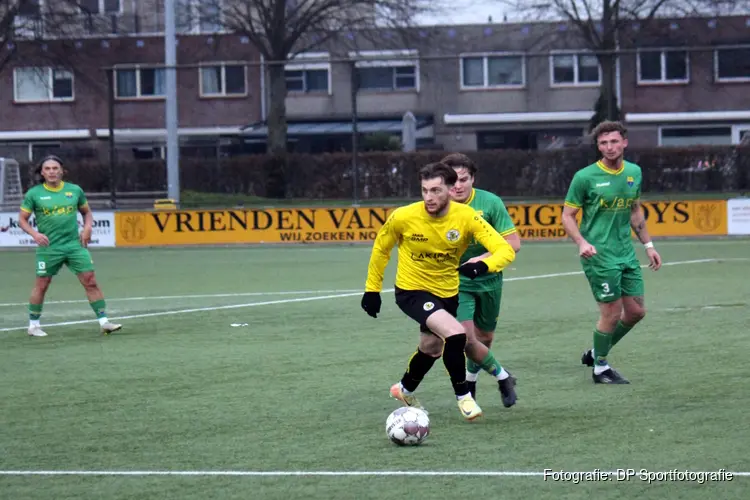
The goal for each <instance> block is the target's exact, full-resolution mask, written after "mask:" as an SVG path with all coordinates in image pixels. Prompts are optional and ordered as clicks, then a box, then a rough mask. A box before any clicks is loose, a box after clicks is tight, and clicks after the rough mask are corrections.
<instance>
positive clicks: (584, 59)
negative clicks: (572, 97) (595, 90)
mask: <svg viewBox="0 0 750 500" xmlns="http://www.w3.org/2000/svg"><path fill="white" fill-rule="evenodd" d="M550 64H551V66H552V71H551V73H552V85H553V86H555V85H599V83H600V82H601V68H600V67H599V61H597V59H596V56H593V55H589V54H555V55H553V56H552V57H551V59H550Z"/></svg>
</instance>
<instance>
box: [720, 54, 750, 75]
mask: <svg viewBox="0 0 750 500" xmlns="http://www.w3.org/2000/svg"><path fill="white" fill-rule="evenodd" d="M714 67H715V72H716V81H720V82H721V81H748V80H750V47H739V48H731V49H719V50H717V51H716V52H715V53H714Z"/></svg>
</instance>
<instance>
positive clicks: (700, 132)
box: [659, 127, 732, 146]
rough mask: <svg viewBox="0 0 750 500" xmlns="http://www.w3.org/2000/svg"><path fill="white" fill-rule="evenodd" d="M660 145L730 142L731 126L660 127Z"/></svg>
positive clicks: (725, 144) (719, 143)
mask: <svg viewBox="0 0 750 500" xmlns="http://www.w3.org/2000/svg"><path fill="white" fill-rule="evenodd" d="M659 139H660V141H659V145H660V146H695V145H714V146H728V145H730V144H732V128H731V127H674V128H668V127H662V128H661V129H660V138H659Z"/></svg>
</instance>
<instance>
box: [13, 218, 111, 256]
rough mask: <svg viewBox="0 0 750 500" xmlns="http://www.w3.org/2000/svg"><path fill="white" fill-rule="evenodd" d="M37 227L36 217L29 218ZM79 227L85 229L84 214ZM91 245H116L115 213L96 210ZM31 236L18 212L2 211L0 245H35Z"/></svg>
mask: <svg viewBox="0 0 750 500" xmlns="http://www.w3.org/2000/svg"><path fill="white" fill-rule="evenodd" d="M29 222H30V223H31V226H32V227H36V218H35V217H34V216H33V215H32V216H31V218H30V219H29ZM78 227H79V229H83V216H82V215H81V214H78ZM89 245H90V246H91V247H113V246H115V213H114V212H98V211H94V227H93V231H92V233H91V243H89ZM35 246H36V243H35V242H34V240H32V239H31V236H29V235H28V234H26V233H24V232H23V230H22V229H21V228H20V227H18V212H12V213H11V212H5V213H0V247H35Z"/></svg>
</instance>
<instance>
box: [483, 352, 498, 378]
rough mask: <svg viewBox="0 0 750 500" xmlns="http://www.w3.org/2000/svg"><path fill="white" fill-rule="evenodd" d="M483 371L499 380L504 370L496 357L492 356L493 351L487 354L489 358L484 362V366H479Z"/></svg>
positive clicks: (485, 358)
mask: <svg viewBox="0 0 750 500" xmlns="http://www.w3.org/2000/svg"><path fill="white" fill-rule="evenodd" d="M479 366H480V368H482V370H484V371H486V372H487V373H489V374H490V375H492V376H493V377H495V378H497V376H498V375H499V374H500V370H501V369H502V368H501V366H500V363H498V362H497V360H496V359H495V356H493V355H492V351H489V352H487V356H485V357H484V359H483V360H482V364H480V365H479Z"/></svg>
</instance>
